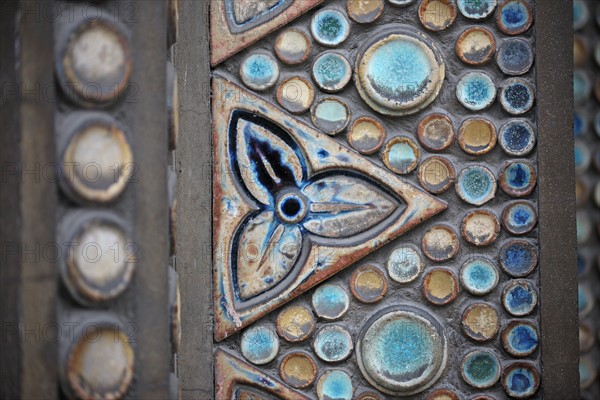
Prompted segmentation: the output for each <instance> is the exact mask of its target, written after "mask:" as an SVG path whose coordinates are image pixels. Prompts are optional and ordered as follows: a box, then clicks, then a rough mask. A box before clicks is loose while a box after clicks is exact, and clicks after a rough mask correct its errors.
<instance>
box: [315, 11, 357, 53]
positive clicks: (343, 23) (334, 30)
mask: <svg viewBox="0 0 600 400" xmlns="http://www.w3.org/2000/svg"><path fill="white" fill-rule="evenodd" d="M310 31H311V33H312V35H313V38H315V40H316V41H317V42H318V43H320V44H322V45H323V46H330V47H335V46H337V45H339V44H341V43H342V42H343V41H344V40H346V38H347V37H348V35H349V34H350V24H349V23H348V20H347V19H346V17H344V14H342V13H341V12H339V11H337V10H334V9H324V10H320V11H318V12H316V13H315V15H314V16H313V18H312V20H311V22H310Z"/></svg>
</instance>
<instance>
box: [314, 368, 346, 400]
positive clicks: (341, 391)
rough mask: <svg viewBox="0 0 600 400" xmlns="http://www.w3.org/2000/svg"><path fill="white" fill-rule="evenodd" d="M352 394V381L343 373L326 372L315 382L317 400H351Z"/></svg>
mask: <svg viewBox="0 0 600 400" xmlns="http://www.w3.org/2000/svg"><path fill="white" fill-rule="evenodd" d="M353 393H354V387H353V386H352V379H350V377H349V376H348V374H347V373H345V372H344V371H340V370H331V371H327V372H325V373H324V374H323V375H321V377H320V378H319V382H317V396H318V398H319V400H352V394H353Z"/></svg>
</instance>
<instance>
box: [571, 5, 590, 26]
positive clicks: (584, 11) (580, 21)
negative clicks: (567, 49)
mask: <svg viewBox="0 0 600 400" xmlns="http://www.w3.org/2000/svg"><path fill="white" fill-rule="evenodd" d="M589 20H590V10H589V9H588V6H587V4H586V2H585V1H582V0H574V1H573V29H574V30H576V31H578V30H580V29H581V28H583V27H584V26H586V25H587V23H588V22H589Z"/></svg>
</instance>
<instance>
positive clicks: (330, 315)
mask: <svg viewBox="0 0 600 400" xmlns="http://www.w3.org/2000/svg"><path fill="white" fill-rule="evenodd" d="M312 305H313V308H314V309H315V313H316V314H317V315H318V316H319V317H321V318H323V319H327V320H334V319H338V318H341V317H342V316H343V315H344V314H346V312H347V311H348V307H349V306H350V297H349V296H348V293H347V292H346V291H345V290H344V289H342V287H341V286H339V285H334V284H329V283H326V284H323V285H321V286H319V287H318V288H317V290H315V292H314V293H313V295H312Z"/></svg>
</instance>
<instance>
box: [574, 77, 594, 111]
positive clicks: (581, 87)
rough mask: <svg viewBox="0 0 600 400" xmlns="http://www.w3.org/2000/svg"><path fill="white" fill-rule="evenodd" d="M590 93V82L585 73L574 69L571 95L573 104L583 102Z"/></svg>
mask: <svg viewBox="0 0 600 400" xmlns="http://www.w3.org/2000/svg"><path fill="white" fill-rule="evenodd" d="M591 94H592V83H591V82H590V78H588V76H587V74H586V73H585V72H583V71H581V70H578V69H576V70H575V72H574V73H573V96H574V102H575V104H579V105H580V104H583V103H585V102H586V101H587V100H588V99H589V98H590V95H591Z"/></svg>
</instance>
